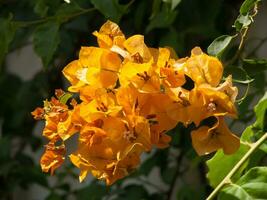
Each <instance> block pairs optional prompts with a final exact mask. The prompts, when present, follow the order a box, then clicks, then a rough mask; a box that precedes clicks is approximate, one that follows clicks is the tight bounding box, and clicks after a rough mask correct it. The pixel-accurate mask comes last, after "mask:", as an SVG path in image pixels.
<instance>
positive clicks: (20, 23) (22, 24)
mask: <svg viewBox="0 0 267 200" xmlns="http://www.w3.org/2000/svg"><path fill="white" fill-rule="evenodd" d="M94 10H96V8H88V9H82V10H81V11H79V12H76V13H73V14H72V15H69V16H66V17H64V18H62V21H63V22H66V21H68V20H70V19H72V18H75V17H77V16H79V15H83V14H86V13H88V12H91V11H94ZM57 19H59V16H56V15H55V16H50V17H46V18H43V19H38V20H33V21H14V23H15V24H17V25H18V26H19V27H20V28H25V27H28V26H32V25H37V24H41V23H44V22H47V21H49V20H57Z"/></svg>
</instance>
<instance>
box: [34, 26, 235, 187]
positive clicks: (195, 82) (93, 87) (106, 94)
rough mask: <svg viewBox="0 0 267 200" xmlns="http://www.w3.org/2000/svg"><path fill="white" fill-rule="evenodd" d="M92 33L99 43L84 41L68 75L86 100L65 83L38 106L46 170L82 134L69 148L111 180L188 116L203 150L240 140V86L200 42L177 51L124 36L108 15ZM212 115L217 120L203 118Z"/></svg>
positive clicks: (229, 149)
mask: <svg viewBox="0 0 267 200" xmlns="http://www.w3.org/2000/svg"><path fill="white" fill-rule="evenodd" d="M93 35H95V36H96V37H97V41H98V45H99V47H82V48H81V50H80V53H79V59H78V60H75V61H72V62H71V63H69V64H68V65H67V66H66V67H65V68H64V69H63V74H64V76H65V77H66V78H67V79H68V81H69V82H70V84H71V86H70V87H69V88H68V90H69V91H70V92H73V93H78V94H79V97H80V99H79V103H77V102H76V101H75V100H74V99H73V98H72V99H69V100H68V103H66V101H67V98H66V94H67V93H64V92H63V91H62V90H56V97H57V98H54V97H53V98H52V99H51V101H45V102H44V107H43V108H37V109H36V110H35V111H33V112H32V114H33V115H34V117H35V118H36V119H45V121H46V124H45V128H44V130H43V135H44V136H45V137H46V138H48V139H49V140H50V141H49V143H48V144H47V145H46V151H45V153H44V154H43V156H42V158H41V161H40V163H41V167H42V170H43V171H45V172H48V171H51V173H53V172H54V170H55V169H56V168H58V167H59V166H60V165H61V164H62V163H63V161H64V158H65V156H66V149H65V145H64V142H65V141H66V140H67V139H69V138H70V137H72V136H73V135H74V134H75V133H78V135H79V137H78V147H77V150H76V152H74V153H71V154H70V155H69V157H70V160H71V162H72V163H73V164H74V165H75V166H77V167H78V168H79V169H80V170H81V171H80V181H82V180H83V179H84V178H85V177H86V176H87V174H88V173H91V174H92V175H93V176H95V177H97V178H98V179H105V180H106V183H107V184H112V183H114V182H115V181H116V180H118V179H120V178H123V177H125V176H126V175H127V174H129V173H130V172H131V171H133V170H134V169H136V168H137V166H138V165H139V162H140V155H141V153H143V152H147V151H150V150H151V148H152V147H153V146H155V147H157V148H165V147H167V146H168V144H169V142H170V140H171V137H170V136H169V135H167V134H166V133H167V132H168V131H169V130H171V129H173V128H174V127H175V126H176V125H177V123H179V122H181V123H183V124H184V125H185V126H188V125H189V124H192V123H194V125H195V127H196V129H195V130H194V131H192V133H191V137H192V144H193V147H194V148H195V150H196V152H197V153H198V154H199V155H204V154H208V153H211V152H214V151H216V150H218V149H223V151H224V153H225V154H231V153H233V152H235V151H236V150H237V149H238V148H239V139H238V138H237V137H236V136H235V135H234V134H232V133H231V132H230V130H229V129H228V128H227V126H226V124H225V122H224V116H226V115H227V116H232V117H235V116H236V109H235V106H234V101H235V98H236V95H237V88H236V87H233V86H232V79H231V76H229V77H227V78H226V80H225V81H224V82H223V83H220V82H221V79H222V73H223V66H222V64H221V62H220V61H219V60H218V59H217V58H215V57H211V56H208V55H207V54H205V53H203V52H202V51H201V49H200V48H199V47H196V48H194V49H193V50H192V52H191V56H190V57H185V58H177V56H176V54H175V52H174V51H173V50H172V49H171V48H158V49H156V48H150V47H148V46H147V45H146V44H145V43H144V37H143V36H142V35H134V36H132V37H129V38H125V36H124V34H123V33H122V31H121V30H120V28H119V27H118V25H117V24H115V23H113V22H111V21H107V22H106V23H105V24H104V25H103V26H102V27H101V28H100V30H99V31H98V32H97V31H96V32H94V33H93ZM209 118H213V119H214V121H215V122H214V123H213V124H212V125H205V123H202V122H203V120H205V119H209Z"/></svg>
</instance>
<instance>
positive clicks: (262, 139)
mask: <svg viewBox="0 0 267 200" xmlns="http://www.w3.org/2000/svg"><path fill="white" fill-rule="evenodd" d="M266 139H267V132H266V133H264V135H263V136H262V137H261V138H260V139H259V140H258V141H257V142H255V143H253V144H252V145H251V148H250V149H249V150H248V152H247V153H246V154H245V155H244V156H243V157H242V158H241V160H240V161H239V162H238V163H237V164H236V165H235V166H234V168H233V169H232V170H231V171H230V172H229V173H228V174H227V176H226V177H225V178H224V179H223V180H222V181H221V182H220V184H219V185H218V186H217V187H216V188H215V189H214V190H213V192H212V193H211V194H210V195H209V196H208V198H207V199H206V200H212V199H213V198H214V197H215V196H216V195H217V193H218V192H219V191H220V190H221V189H222V188H223V187H224V186H225V185H226V184H229V183H231V177H232V176H233V175H234V174H235V173H236V172H237V171H238V169H239V168H240V167H241V166H242V165H243V164H244V163H245V161H246V160H247V159H248V158H249V156H250V155H251V154H252V153H253V152H254V151H255V150H256V149H257V148H258V147H259V146H260V145H261V144H262V143H263V142H264V141H265V140H266Z"/></svg>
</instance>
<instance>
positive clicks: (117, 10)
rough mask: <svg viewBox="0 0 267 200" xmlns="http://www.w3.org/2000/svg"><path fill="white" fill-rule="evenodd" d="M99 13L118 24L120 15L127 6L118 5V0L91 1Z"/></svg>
mask: <svg viewBox="0 0 267 200" xmlns="http://www.w3.org/2000/svg"><path fill="white" fill-rule="evenodd" d="M91 3H92V4H93V5H94V6H95V8H96V9H97V10H99V12H101V13H102V14H103V15H104V16H105V17H106V18H108V19H110V20H112V21H114V22H116V23H118V22H119V21H120V19H121V17H122V15H123V14H124V13H125V12H126V11H127V8H128V6H127V5H120V4H119V1H118V0H101V1H99V0H91Z"/></svg>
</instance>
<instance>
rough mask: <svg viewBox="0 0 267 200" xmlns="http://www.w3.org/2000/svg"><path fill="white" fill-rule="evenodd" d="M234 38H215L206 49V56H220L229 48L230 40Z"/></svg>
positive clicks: (225, 36) (226, 36) (223, 36)
mask: <svg viewBox="0 0 267 200" xmlns="http://www.w3.org/2000/svg"><path fill="white" fill-rule="evenodd" d="M233 38H235V36H231V35H222V36H220V37H218V38H216V39H215V40H214V41H213V42H212V43H211V44H210V45H209V47H208V54H210V55H212V56H218V57H219V56H221V55H222V53H223V52H224V51H225V49H226V48H227V47H228V46H229V44H230V43H231V41H232V39H233Z"/></svg>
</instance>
